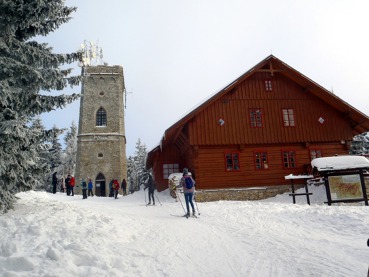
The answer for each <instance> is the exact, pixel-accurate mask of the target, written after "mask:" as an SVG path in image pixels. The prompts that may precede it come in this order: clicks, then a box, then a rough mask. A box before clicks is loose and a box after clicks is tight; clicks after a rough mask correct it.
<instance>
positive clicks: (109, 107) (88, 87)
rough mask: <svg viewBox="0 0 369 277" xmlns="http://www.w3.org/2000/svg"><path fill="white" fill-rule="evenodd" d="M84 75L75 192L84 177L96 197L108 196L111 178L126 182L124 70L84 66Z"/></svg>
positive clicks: (101, 66)
mask: <svg viewBox="0 0 369 277" xmlns="http://www.w3.org/2000/svg"><path fill="white" fill-rule="evenodd" d="M82 74H83V75H84V79H83V82H82V93H81V104H80V114H79V124H78V139H77V161H76V174H75V179H76V187H75V192H76V193H77V194H80V193H81V185H80V182H81V179H82V178H84V179H85V180H86V181H87V182H88V179H91V180H92V182H93V183H94V188H93V191H94V194H95V195H96V196H108V195H109V183H110V181H111V180H112V179H118V181H119V183H121V182H122V180H123V179H126V180H127V160H126V136H125V129H124V110H123V109H124V103H123V102H124V91H125V85H124V75H123V68H122V67H121V66H105V65H99V66H85V67H83V68H82Z"/></svg>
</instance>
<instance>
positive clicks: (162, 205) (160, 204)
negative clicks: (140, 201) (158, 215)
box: [154, 192, 163, 206]
mask: <svg viewBox="0 0 369 277" xmlns="http://www.w3.org/2000/svg"><path fill="white" fill-rule="evenodd" d="M154 194H155V196H156V199H158V202H159V204H160V206H163V205H162V204H161V202H160V200H159V197H158V195H157V194H156V193H155V192H154Z"/></svg>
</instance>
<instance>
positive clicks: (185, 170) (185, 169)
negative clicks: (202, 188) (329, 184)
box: [183, 167, 188, 175]
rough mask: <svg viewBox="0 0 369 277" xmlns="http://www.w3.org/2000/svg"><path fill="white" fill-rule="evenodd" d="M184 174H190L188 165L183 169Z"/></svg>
mask: <svg viewBox="0 0 369 277" xmlns="http://www.w3.org/2000/svg"><path fill="white" fill-rule="evenodd" d="M183 174H184V175H187V174H188V168H187V167H185V168H184V169H183Z"/></svg>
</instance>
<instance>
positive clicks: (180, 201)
mask: <svg viewBox="0 0 369 277" xmlns="http://www.w3.org/2000/svg"><path fill="white" fill-rule="evenodd" d="M176 195H177V197H178V199H179V203H181V206H182V209H183V212H184V213H186V210H185V208H184V207H183V204H182V200H181V197H179V194H178V192H177V190H176Z"/></svg>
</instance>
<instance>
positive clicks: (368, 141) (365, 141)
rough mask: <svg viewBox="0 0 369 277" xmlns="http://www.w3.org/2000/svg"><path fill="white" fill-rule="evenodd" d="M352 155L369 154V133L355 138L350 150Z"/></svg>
mask: <svg viewBox="0 0 369 277" xmlns="http://www.w3.org/2000/svg"><path fill="white" fill-rule="evenodd" d="M350 154H351V155H363V154H369V132H366V133H362V134H359V135H357V136H355V137H354V139H353V140H352V143H351V148H350Z"/></svg>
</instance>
